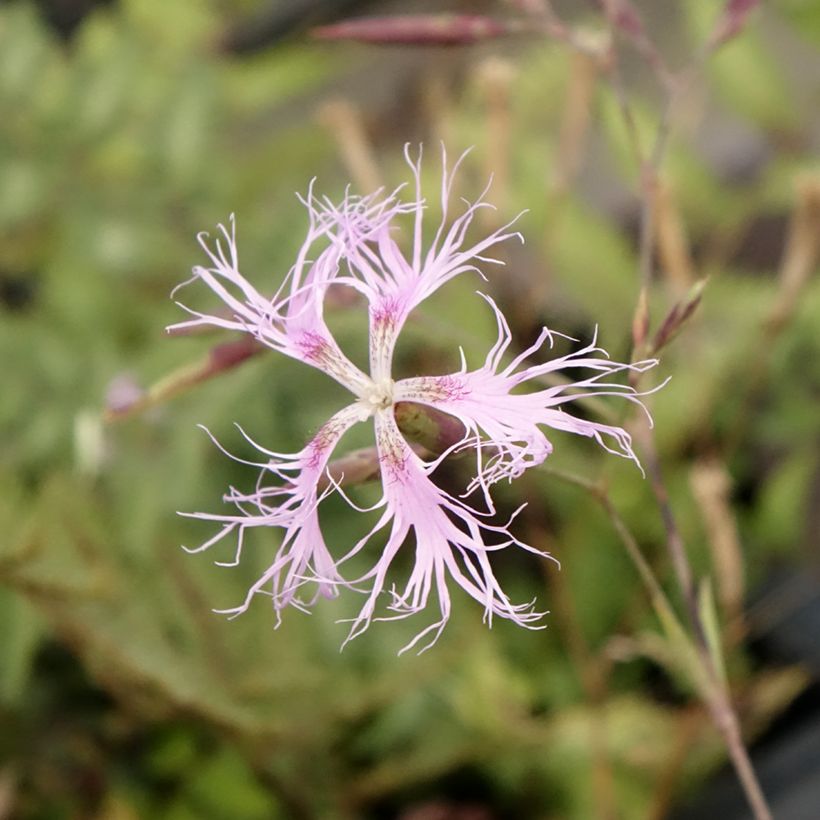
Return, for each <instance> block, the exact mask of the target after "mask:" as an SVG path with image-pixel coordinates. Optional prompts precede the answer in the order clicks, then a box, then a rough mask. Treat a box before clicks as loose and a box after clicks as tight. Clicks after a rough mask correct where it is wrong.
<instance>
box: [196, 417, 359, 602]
mask: <svg viewBox="0 0 820 820" xmlns="http://www.w3.org/2000/svg"><path fill="white" fill-rule="evenodd" d="M368 415H369V410H368V409H367V408H366V407H364V405H362V404H361V403H359V402H356V403H354V404H351V405H350V406H348V407H346V408H345V409H343V410H340V411H339V412H338V413H336V414H335V415H334V416H333V417H332V418H331V419H330V421H328V422H327V423H326V424H325V425H323V426H322V428H321V429H320V430H319V432H318V433H317V434H316V435H315V436H314V437H313V438H312V439H311V441H310V442H309V443H308V445H307V446H306V447H305V448H304V449H303V450H301V451H300V452H298V453H295V454H290V455H289V454H283V453H274V452H272V451H269V450H265V449H264V448H262V447H260V446H259V445H258V444H256V443H255V442H253V441H252V440H251V439H250V438H248V437H247V436H246V438H248V441H250V442H251V443H252V444H254V446H255V447H257V449H258V450H259V451H260V452H261V453H262V455H263V456H265V457H266V458H268V459H269V460H268V461H266V462H262V463H260V464H259V465H258V466H260V467H261V468H262V471H261V473H260V477H259V480H258V481H257V485H256V488H255V489H254V490H253V491H252V492H249V493H242V492H239V491H238V490H236V489H234V488H231V490H230V492H229V493H228V494H227V495H226V496H225V500H226V501H228V502H230V503H232V504H234V505H235V507H236V508H237V510H238V512H236V513H232V514H215V513H189V514H187V515H188V516H189V517H193V518H200V519H204V520H208V521H216V522H220V523H221V524H222V525H223V526H222V529H221V530H220V532H218V533H217V534H216V535H215V536H214V537H213V538H211V539H210V540H209V541H206V542H205V543H204V544H203V545H202V546H200V547H198V548H195V549H192V550H189V552H202V551H204V550H206V549H210V548H211V547H213V546H214V545H215V544H216V543H218V542H219V541H221V540H222V539H223V538H224V537H225V536H227V535H229V534H232V533H234V532H236V533H237V542H236V551H235V554H234V558H233V560H232V561H230V562H223V565H227V566H233V565H235V564H237V563H239V561H240V559H241V553H242V547H243V542H244V536H245V532H246V530H248V529H251V528H256V527H273V528H275V529H281V530H282V533H283V534H282V540H281V543H280V545H279V547H278V549H277V551H276V554H275V556H274V559H273V561H272V562H271V564H270V566H269V567H268V569H267V570H266V571H265V572H264V573H263V574H262V576H261V577H260V578H259V579H258V580H257V581H256V582H255V583H254V584H253V585H252V586H251V588H250V589H249V590H248V593H247V595H246V596H245V599H244V601H243V602H242V603H241V604H240V605H239V606H237V607H234V608H232V609H228V610H219V611H220V612H225V613H229V614H231V615H238V614H240V613H242V612H244V611H245V610H246V609H247V608H248V606H250V603H251V600H252V599H253V598H254V596H256V595H257V594H264V595H268V596H270V597H271V598H272V600H273V606H274V609H275V610H276V612H277V617H278V615H279V613H280V612H281V610H282V609H283V608H285V607H286V606H288V605H292V606H295V607H297V608H301V609H306V608H307V607H309V606H310V605H311V604H312V603H313V602H314V601H315V600H316V597H317V596H319V595H321V596H324V597H328V598H329V597H335V596H336V595H337V594H338V587H339V586H348V584H347V582H346V581H344V580H343V579H342V577H341V575H340V574H339V572H338V570H337V566H336V561H335V560H334V558H333V557H332V556H331V554H330V551H329V549H328V547H327V544H326V543H325V540H324V537H323V535H322V531H321V528H320V525H319V513H318V507H319V502H320V501H321V500H322V498H324V496H325V495H327V494H328V493H329V492H331V491H332V490H333V485H332V484H331V485H330V489H329V490H328V491H326V492H325V493H324V494H322V495H320V494H319V491H318V489H317V487H318V483H319V480H320V478H321V477H322V475H323V474H324V472H325V470H326V468H327V463H328V460H329V459H330V457H331V454H332V452H333V450H334V449H335V447H336V444H337V443H338V441H339V439H340V438H341V437H342V436H343V435H344V433H345V432H346V431H347V430H348V429H350V427H352V426H353V425H354V424H356V423H357V422H360V421H363V420H365V419H366V418H367V416H368ZM305 584H312V585H314V586H315V594H314V595H313V597H312V598H310V599H309V600H307V601H305V600H303V599H302V598H300V597H297V595H296V593H297V590H299V589H300V587H302V586H303V585H305Z"/></svg>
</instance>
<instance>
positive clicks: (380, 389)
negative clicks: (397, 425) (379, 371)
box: [362, 379, 394, 410]
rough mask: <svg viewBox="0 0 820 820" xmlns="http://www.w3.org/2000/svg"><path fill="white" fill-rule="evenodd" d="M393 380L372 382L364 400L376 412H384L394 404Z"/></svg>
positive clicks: (363, 397)
mask: <svg viewBox="0 0 820 820" xmlns="http://www.w3.org/2000/svg"><path fill="white" fill-rule="evenodd" d="M393 387H394V382H393V379H381V380H379V381H377V382H376V381H374V382H371V383H370V384H369V385H368V387H367V389H366V391H365V393H364V395H363V396H362V399H363V400H364V401H365V402H367V403H368V404H369V405H370V406H371V407H373V409H374V410H384V409H385V408H387V407H390V405H391V404H393Z"/></svg>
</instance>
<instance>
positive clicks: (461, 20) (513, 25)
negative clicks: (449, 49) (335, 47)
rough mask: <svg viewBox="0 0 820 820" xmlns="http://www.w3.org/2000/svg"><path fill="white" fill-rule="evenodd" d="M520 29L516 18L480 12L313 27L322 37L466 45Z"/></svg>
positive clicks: (356, 20) (389, 18)
mask: <svg viewBox="0 0 820 820" xmlns="http://www.w3.org/2000/svg"><path fill="white" fill-rule="evenodd" d="M519 30H520V25H519V24H518V22H517V21H514V20H499V19H497V18H494V17H484V16H481V15H478V14H419V15H397V16H393V17H361V18H358V19H355V20H345V21H343V22H341V23H334V24H332V25H329V26H319V27H318V28H314V29H312V31H311V33H312V34H313V36H314V37H317V38H319V39H321V40H356V41H357V42H361V43H378V44H385V45H387V44H392V45H396V44H402V45H446V46H452V45H463V44H466V43H475V42H478V41H479V40H488V39H490V38H493V37H504V36H506V35H508V34H514V33H516V32H517V31H519Z"/></svg>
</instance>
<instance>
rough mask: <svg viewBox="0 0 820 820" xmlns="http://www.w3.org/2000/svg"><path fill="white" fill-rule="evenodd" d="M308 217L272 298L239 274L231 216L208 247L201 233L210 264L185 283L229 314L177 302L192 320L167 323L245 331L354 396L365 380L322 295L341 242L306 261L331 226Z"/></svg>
mask: <svg viewBox="0 0 820 820" xmlns="http://www.w3.org/2000/svg"><path fill="white" fill-rule="evenodd" d="M309 216H310V228H309V230H308V235H307V238H306V240H305V242H304V243H303V245H302V248H301V249H300V251H299V254H298V256H297V260H296V263H295V264H294V266H293V267H292V268H291V270H290V272H289V273H288V275H287V277H286V278H285V281H284V283H283V284H282V285H281V287H280V288H279V290H278V291H277V293H276V294H275V295H274V296H273V297H272V298H269V297H265V296H262V295H261V294H260V293H259V291H258V290H256V288H255V287H253V285H251V284H250V282H249V281H248V280H247V279H246V278H245V277H244V276H243V275H242V273H240V271H239V260H238V255H237V249H236V227H235V222H234V219H233V217H231V221H230V231H229V230H228V229H227V228H226V227H225V226H224V225H220V226H219V230H220V233H221V238H218V239H217V240H216V242H215V243H214V247H213V248H211V247H209V246H208V244H207V242H206V235H205V234H201V235H200V237H199V242H200V244H201V245H202V247H203V249H204V250H205V252H206V253H207V254H208V257H209V259H210V262H211V266H210V267H203V266H197V267H195V268H194V269H193V274H194V275H193V278H192V279H191V280H189V282H186V283H184V284H186V285H187V284H190V283H191V282H193V281H196V280H199V281H202V282H204V283H205V284H206V285H207V286H208V287H209V288H210V289H211V290H212V291H213V292H214V293H215V294H216V295H217V296H218V297H219V298H220V299H221V300H222V301H223V302H224V303H225V305H226V306H227V307H228V309H229V312H228V313H227V314H225V315H221V314H219V313H214V314H209V313H202V312H200V311H196V310H193V309H192V308H189V307H187V306H185V305H182V304H181V305H180V306H181V307H183V309H185V310H186V311H187V312H188V313H190V314H191V315H192V316H193V317H194V318H193V319H189V320H188V321H185V322H178V323H177V324H175V325H171V326H170V327H169V330H178V329H182V328H190V327H196V326H204V325H208V326H213V327H219V328H224V329H226V330H237V331H242V332H246V333H250V334H251V335H252V336H253V337H254V338H256V339H258V340H259V341H260V342H262V343H263V344H265V345H267V346H268V347H270V348H272V349H274V350H276V351H278V352H280V353H284V354H285V355H286V356H291V357H292V358H294V359H299V360H300V361H303V362H305V363H306V364H310V365H312V366H313V367H316V368H318V369H319V370H322V371H323V372H325V373H327V374H328V375H329V376H331V377H332V378H334V379H336V381H338V382H340V383H341V384H343V385H344V386H345V387H347V388H348V389H349V390H350V391H351V392H353V393H354V394H355V395H361V392H362V390H363V389H364V387H365V386H366V384H367V383H368V379H367V376H365V374H364V373H362V372H361V370H359V368H358V367H356V366H355V365H354V364H353V363H352V362H351V361H350V360H349V359H348V358H347V356H345V355H344V353H342V351H341V350H340V349H339V346H338V344H337V343H336V341H335V339H334V338H333V336H332V334H331V333H330V331H329V330H328V328H327V325H326V323H325V320H324V315H323V306H324V299H325V294H326V292H327V289H328V287H329V286H330V285H331V284H332V283H333V282H334V280H335V278H336V277H337V275H338V271H339V260H340V256H341V253H342V248H341V244H340V243H339V242H338V241H336V242H331V243H330V244H329V245H328V246H327V247H325V248H324V249H323V250H321V251H320V252H319V253H318V256H317V257H316V259H315V260H314V261H311V260H310V259H309V258H308V255H309V254H310V253H311V251H313V250H315V249H316V248H315V246H316V244H317V242H318V241H319V240H321V239H324V240H328V232H329V231H330V228H331V227H332V226H333V224H334V223H333V221H332V219H331V218H330V217H329V215H328V214H327V213H324V212H322V213H317V212H315V211H313V210H310V211H309ZM328 241H329V240H328ZM178 289H179V288H177V289H176V290H178ZM176 290H175V292H176Z"/></svg>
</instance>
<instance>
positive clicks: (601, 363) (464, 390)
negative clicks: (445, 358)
mask: <svg viewBox="0 0 820 820" xmlns="http://www.w3.org/2000/svg"><path fill="white" fill-rule="evenodd" d="M488 301H489V302H490V304H491V306H492V308H493V310H494V311H495V313H496V317H497V319H498V324H499V334H498V340H497V342H496V344H495V345H494V346H493V348H492V349H491V350H490V352H489V354H488V355H487V359H486V361H485V363H484V365H483V366H482V367H481V368H479V369H478V370H473V371H468V370H467V369H466V367H463V368H462V370H461V371H460V372H458V373H452V374H449V375H445V376H423V377H418V378H411V379H403V380H401V381H399V382H397V383H396V385H395V389H394V396H395V398H396V401H413V402H418V403H420V404H426V405H429V406H431V407H435V408H436V409H438V410H442V411H444V412H446V413H450V414H451V415H453V416H455V417H456V418H458V419H459V420H460V421H461V422H462V424H463V425H464V427H465V429H466V433H465V436H464V440H463V447H465V448H467V447H476V446H477V442H480V444H478V449H479V454H480V457H479V459H478V462H479V466H478V470H477V476H476V480H475V482H474V484H473V485H471V489H473V488H474V487H475V486H476V485H481V486H483V487H485V488H486V487H487V486H489V485H491V484H493V483H494V482H496V481H498V480H500V479H502V478H506V479H513V478H516V477H517V476H519V475H521V473H522V472H524V470H526V469H528V468H530V467H533V466H536V465H538V464H541V463H542V462H543V461H544V459H545V458H546V457H547V456H548V455H549V454H550V453H551V452H552V444H551V443H550V441H549V440H548V439H547V437H546V435H545V433H544V431H543V430H542V429H541V428H552V429H555V430H562V431H565V432H569V433H575V434H576V435H581V436H588V437H590V438H593V439H594V440H595V441H597V442H598V443H599V444H600V445H601V446H602V447H603V448H604V449H605V450H607V451H608V452H610V453H614V454H616V455H620V456H624V457H626V458H630V459H632V460H634V461H635V462H636V463H637V462H638V459H637V457H636V455H635V452H634V450H633V448H632V441H631V438H630V436H629V433H627V432H626V430H624V429H623V428H622V427H618V426H615V425H609V424H603V423H601V422H595V421H589V420H587V419H582V418H578V417H576V416H573V415H572V414H571V413H569V412H567V411H566V410H565V409H564V405H567V404H569V403H571V402H573V401H577V400H578V399H579V398H581V397H584V396H592V395H596V396H620V397H621V398H625V399H627V400H628V401H632V402H636V403H638V404H640V396H641V395H645V394H641V393H637V392H636V391H635V390H634V389H633V388H632V387H630V386H629V385H627V384H621V383H618V382H612V381H608V380H605V379H607V377H609V376H612V375H615V374H617V373H621V372H624V371H630V370H635V371H644V370H647V369H648V368H650V367H654V365H655V364H657V361H656V360H654V359H651V360H646V361H641V362H636V363H634V364H624V363H621V362H613V361H610V360H609V359H608V358H605V355H606V354H605V353H604V351H602V350H600V349H598V348H596V347H595V346H594V343H593V344H592V345H589V346H587V347H584V348H583V349H581V350H578V351H576V352H574V353H570V354H568V355H566V356H561V357H558V358H555V359H551V360H549V361H546V362H543V363H541V364H533V365H530V366H528V367H524V368H521V367H520V366H521V365H522V364H523V363H524V361H525V359H528V358H529V357H535V356H537V355H539V354H540V353H541V349H542V347H543V346H544V344H545V343H546V342H548V341H549V342H550V343H551V342H552V334H550V332H549V331H547V330H546V329H544V331H543V332H542V334H541V336H540V337H539V339H538V340H537V341H536V343H535V344H534V345H532V347H530V348H529V349H527V350H526V351H524V352H523V353H522V354H520V355H519V356H517V357H516V358H515V359H513V361H512V362H511V363H510V364H509V365H507V366H506V367H503V368H502V364H501V363H502V359H503V357H504V354H505V353H506V352H507V349H508V347H509V344H510V333H509V328H508V326H507V323H506V320H505V319H504V317H503V315H502V314H501V312H500V311H499V310H498V308H497V307H496V306H495V304H494V303H493V302H492V300H489V299H488ZM599 354H602V355H599ZM517 368H518V369H517ZM574 369H581V370H588V371H591V373H592V374H591V375H589V376H587V377H586V378H582V379H580V380H575V381H569V382H568V383H566V384H559V385H555V386H550V387H547V388H544V389H539V390H535V391H533V392H530V393H513V392H512V391H513V390H514V389H515V388H517V387H518V386H519V385H522V384H524V383H528V382H530V383H531V382H532V381H533V380H534V379H538V378H540V377H542V376H544V375H546V374H547V373H556V372H560V371H568V370H574ZM529 386H530V387H531V386H532V385H531V384H530V385H529ZM656 389H657V388H656ZM481 456H484V457H481Z"/></svg>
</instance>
